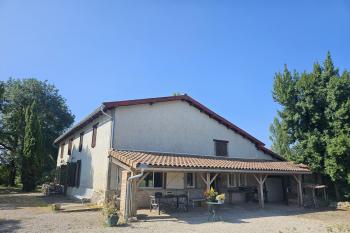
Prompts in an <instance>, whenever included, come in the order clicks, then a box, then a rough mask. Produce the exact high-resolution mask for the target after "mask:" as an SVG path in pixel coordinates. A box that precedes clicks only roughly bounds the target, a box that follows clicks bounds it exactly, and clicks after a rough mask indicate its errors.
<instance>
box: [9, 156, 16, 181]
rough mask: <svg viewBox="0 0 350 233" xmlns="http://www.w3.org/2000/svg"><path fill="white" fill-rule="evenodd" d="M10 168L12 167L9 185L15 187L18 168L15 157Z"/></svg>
mask: <svg viewBox="0 0 350 233" xmlns="http://www.w3.org/2000/svg"><path fill="white" fill-rule="evenodd" d="M9 169H10V177H9V185H10V186H12V187H14V186H15V185H16V174H17V169H16V162H15V160H14V159H13V158H12V159H11V162H10V165H9Z"/></svg>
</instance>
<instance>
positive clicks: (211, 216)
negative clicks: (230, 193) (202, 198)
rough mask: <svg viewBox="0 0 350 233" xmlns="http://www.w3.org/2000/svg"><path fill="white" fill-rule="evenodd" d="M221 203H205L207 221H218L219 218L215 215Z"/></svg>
mask: <svg viewBox="0 0 350 233" xmlns="http://www.w3.org/2000/svg"><path fill="white" fill-rule="evenodd" d="M222 204H223V203H219V202H212V201H207V205H208V221H210V220H211V221H218V220H221V217H220V216H218V215H217V209H218V207H219V206H220V205H222Z"/></svg>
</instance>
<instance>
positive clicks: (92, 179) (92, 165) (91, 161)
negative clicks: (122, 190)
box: [57, 115, 111, 196]
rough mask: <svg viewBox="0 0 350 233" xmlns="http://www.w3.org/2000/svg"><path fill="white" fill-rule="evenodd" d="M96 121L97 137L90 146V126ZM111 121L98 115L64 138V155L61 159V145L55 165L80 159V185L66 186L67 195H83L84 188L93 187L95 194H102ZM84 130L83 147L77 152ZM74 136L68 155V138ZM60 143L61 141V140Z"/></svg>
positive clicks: (104, 188) (104, 185)
mask: <svg viewBox="0 0 350 233" xmlns="http://www.w3.org/2000/svg"><path fill="white" fill-rule="evenodd" d="M96 123H99V124H98V127H97V137H96V146H95V147H94V148H92V147H91V141H92V126H93V125H94V124H96ZM110 130H111V121H110V120H109V119H108V118H107V117H106V116H104V115H103V116H100V117H99V118H97V119H95V120H94V121H93V122H91V123H90V124H88V125H87V126H85V127H84V128H83V129H81V130H80V131H78V132H76V133H75V134H74V136H71V137H69V138H67V139H66V140H65V146H64V156H63V159H61V157H60V155H61V151H60V150H61V147H60V148H59V151H58V157H57V166H60V165H61V164H65V163H66V162H76V161H77V160H81V174H80V186H79V188H76V187H68V190H67V194H68V195H72V196H74V195H83V194H84V192H85V191H86V189H93V190H94V195H95V196H99V195H100V196H103V195H102V194H104V192H105V190H106V185H107V178H106V177H107V168H108V167H107V165H108V150H109V143H110ZM81 132H84V138H83V149H82V151H81V152H79V141H80V139H79V137H80V133H81ZM70 138H74V140H73V145H72V155H68V140H69V139H70ZM61 143H62V142H61Z"/></svg>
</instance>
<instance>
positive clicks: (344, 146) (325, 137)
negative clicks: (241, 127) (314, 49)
mask: <svg viewBox="0 0 350 233" xmlns="http://www.w3.org/2000/svg"><path fill="white" fill-rule="evenodd" d="M349 79H350V78H349V73H348V72H347V71H344V73H343V74H342V75H339V70H338V69H336V68H335V67H334V64H333V61H332V58H331V55H330V53H327V56H326V59H325V61H324V63H323V65H320V64H319V63H315V64H314V66H313V70H312V71H311V72H302V73H298V72H296V71H294V72H293V73H292V72H290V71H289V70H288V68H287V66H285V68H284V71H283V73H277V74H276V75H275V80H274V86H273V99H274V100H275V101H276V102H278V103H279V104H280V105H281V107H282V110H281V111H279V112H278V116H279V119H280V120H279V121H278V122H276V120H275V121H274V123H273V125H272V126H271V133H272V136H271V138H272V141H273V148H272V149H273V150H275V151H276V152H280V153H281V152H282V153H283V152H284V153H286V154H288V153H289V152H288V149H290V154H289V156H287V158H288V159H290V160H292V161H295V162H297V163H305V164H307V165H308V166H309V167H310V168H311V169H312V170H313V171H315V172H317V173H319V174H321V175H324V176H326V177H327V178H329V179H331V180H332V182H333V183H334V184H335V187H337V184H342V186H343V187H344V185H345V186H346V187H349V186H350V175H349V174H350V172H349V171H350V161H349V160H350V149H349V148H350V141H348V140H349V138H350V118H349V117H350V101H349V100H350V81H349ZM286 144H287V145H288V146H286ZM346 177H349V179H347V178H346ZM344 190H345V189H344ZM343 193H344V192H343Z"/></svg>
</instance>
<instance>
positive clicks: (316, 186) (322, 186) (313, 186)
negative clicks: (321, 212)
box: [304, 184, 327, 208]
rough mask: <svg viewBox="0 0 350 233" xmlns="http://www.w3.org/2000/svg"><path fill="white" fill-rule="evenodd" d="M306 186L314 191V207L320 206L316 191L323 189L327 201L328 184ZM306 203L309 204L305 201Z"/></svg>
mask: <svg viewBox="0 0 350 233" xmlns="http://www.w3.org/2000/svg"><path fill="white" fill-rule="evenodd" d="M304 188H305V189H310V190H311V193H312V198H311V199H312V200H311V201H312V203H313V206H314V208H318V207H319V200H318V198H317V197H316V192H317V191H318V190H320V191H323V198H324V201H327V193H326V188H327V186H326V185H319V184H307V185H305V186H304ZM305 205H307V203H305Z"/></svg>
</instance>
